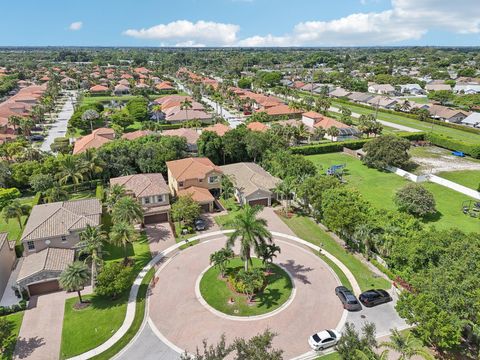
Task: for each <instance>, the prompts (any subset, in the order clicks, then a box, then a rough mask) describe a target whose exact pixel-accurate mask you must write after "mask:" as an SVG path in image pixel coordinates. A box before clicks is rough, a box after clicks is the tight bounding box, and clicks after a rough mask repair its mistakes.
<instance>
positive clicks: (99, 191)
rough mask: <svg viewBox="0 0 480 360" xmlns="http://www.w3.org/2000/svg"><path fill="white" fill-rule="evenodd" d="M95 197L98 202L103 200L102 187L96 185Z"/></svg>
mask: <svg viewBox="0 0 480 360" xmlns="http://www.w3.org/2000/svg"><path fill="white" fill-rule="evenodd" d="M95 197H96V198H97V199H98V200H100V201H103V199H104V198H105V189H104V187H103V185H100V184H98V185H97V189H96V190H95Z"/></svg>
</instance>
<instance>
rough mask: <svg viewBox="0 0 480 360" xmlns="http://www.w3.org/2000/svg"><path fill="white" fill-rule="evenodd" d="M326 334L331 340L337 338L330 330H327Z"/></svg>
mask: <svg viewBox="0 0 480 360" xmlns="http://www.w3.org/2000/svg"><path fill="white" fill-rule="evenodd" d="M327 332H328V334H329V335H330V336H331V337H332V338H333V339H336V338H337V335H335V333H334V332H333V331H331V330H327Z"/></svg>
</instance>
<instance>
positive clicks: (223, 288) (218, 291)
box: [200, 258, 292, 316]
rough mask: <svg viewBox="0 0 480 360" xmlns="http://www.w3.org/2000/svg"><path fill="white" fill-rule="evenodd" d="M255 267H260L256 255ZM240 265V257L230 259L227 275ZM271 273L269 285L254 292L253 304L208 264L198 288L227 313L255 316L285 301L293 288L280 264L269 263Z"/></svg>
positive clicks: (204, 295) (271, 309) (205, 296)
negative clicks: (235, 290)
mask: <svg viewBox="0 0 480 360" xmlns="http://www.w3.org/2000/svg"><path fill="white" fill-rule="evenodd" d="M252 260H253V266H254V267H255V268H261V267H263V264H262V262H261V261H260V260H259V259H256V258H254V259H252ZM242 268H243V261H242V260H241V259H239V258H235V259H232V260H231V261H230V263H229V265H228V268H227V271H226V274H227V275H226V276H227V277H228V274H230V273H232V272H238V270H239V269H242ZM272 272H273V274H272V275H269V276H268V285H267V286H266V288H265V289H264V291H263V292H262V293H259V294H257V295H256V296H255V298H254V301H255V305H249V304H247V298H246V296H245V295H243V294H238V293H236V292H234V291H232V290H230V288H229V287H228V284H227V283H226V279H221V278H220V270H219V269H218V268H216V267H211V268H210V269H209V270H208V271H207V272H206V273H205V274H204V275H203V277H202V280H201V281H200V292H201V294H202V296H203V298H204V299H205V301H206V302H207V303H208V304H209V305H210V306H212V307H213V308H215V309H217V310H218V311H221V312H223V313H225V314H228V315H234V316H254V315H261V314H265V313H268V312H271V311H273V310H275V309H277V308H278V307H280V306H281V305H282V304H284V303H285V302H286V301H287V300H288V298H289V297H290V294H291V292H292V281H291V279H290V277H289V276H288V274H287V273H286V272H285V271H284V270H283V269H281V268H280V267H278V266H276V265H274V266H273V267H272ZM230 298H233V299H234V300H235V303H234V304H232V305H230V304H228V300H229V299H230Z"/></svg>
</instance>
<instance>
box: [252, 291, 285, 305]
mask: <svg viewBox="0 0 480 360" xmlns="http://www.w3.org/2000/svg"><path fill="white" fill-rule="evenodd" d="M281 297H282V293H281V292H280V290H278V289H265V290H264V291H263V292H261V293H259V294H257V295H256V296H255V302H256V303H257V304H258V306H264V307H266V308H267V309H270V308H271V307H273V306H276V305H278V301H279V300H280V298H281Z"/></svg>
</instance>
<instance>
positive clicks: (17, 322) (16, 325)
mask: <svg viewBox="0 0 480 360" xmlns="http://www.w3.org/2000/svg"><path fill="white" fill-rule="evenodd" d="M24 313H25V312H24V311H21V312H17V313H15V314H10V315H6V316H5V318H6V319H7V320H9V321H11V322H12V325H13V329H12V334H11V336H10V338H9V340H8V344H7V345H6V347H5V350H4V351H3V352H2V353H1V354H0V359H1V360H10V359H13V352H14V350H15V345H16V343H17V338H18V333H19V332H20V327H21V326H22V321H23V315H24Z"/></svg>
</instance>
